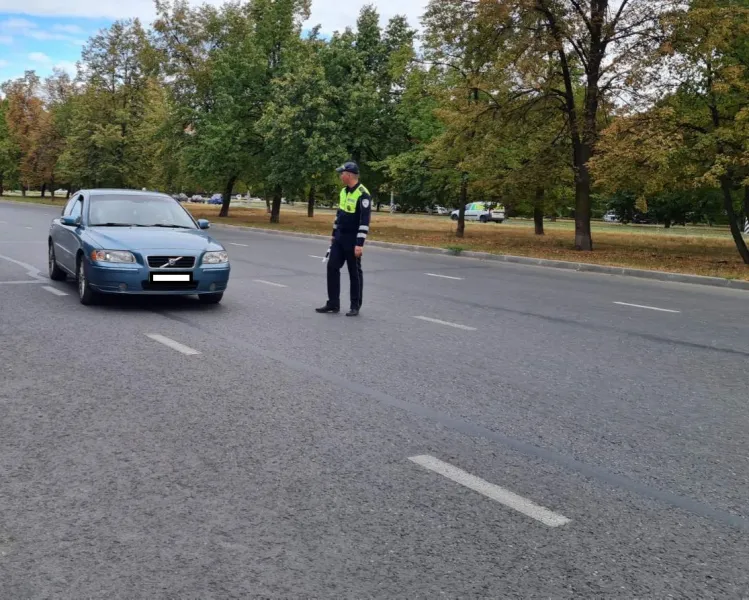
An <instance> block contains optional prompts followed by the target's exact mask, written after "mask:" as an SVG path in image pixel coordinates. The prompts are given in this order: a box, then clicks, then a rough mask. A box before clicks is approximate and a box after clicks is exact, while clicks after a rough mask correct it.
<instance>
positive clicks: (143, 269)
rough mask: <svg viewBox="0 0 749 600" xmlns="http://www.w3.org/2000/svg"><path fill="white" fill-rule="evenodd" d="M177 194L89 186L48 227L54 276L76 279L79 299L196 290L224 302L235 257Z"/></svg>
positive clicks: (203, 297)
mask: <svg viewBox="0 0 749 600" xmlns="http://www.w3.org/2000/svg"><path fill="white" fill-rule="evenodd" d="M209 227H210V223H209V222H208V221H206V220H205V219H199V220H197V221H196V220H195V219H193V217H192V215H191V214H190V213H189V212H187V210H185V209H184V208H183V207H182V205H181V204H180V203H179V202H177V201H176V200H175V199H174V198H172V197H170V196H168V195H166V194H160V193H157V192H145V191H134V190H105V189H94V190H83V191H80V192H77V193H76V194H75V195H74V196H72V197H71V199H70V201H69V202H68V203H67V204H66V205H65V208H64V209H63V211H62V215H61V216H60V217H59V218H57V219H54V220H53V221H52V224H51V225H50V229H49V240H48V242H49V276H50V278H51V279H53V280H56V281H64V280H65V279H66V278H67V276H68V275H70V276H72V277H73V278H75V279H76V281H77V283H78V295H79V297H80V300H81V303H83V304H92V303H94V302H95V301H96V300H97V299H98V298H99V296H100V295H101V294H149V295H150V294H159V295H161V294H165V295H197V296H198V298H199V299H200V300H201V301H202V302H205V303H209V304H215V303H218V302H220V301H221V299H222V297H223V295H224V291H225V290H226V286H227V284H228V282H229V272H230V266H229V256H228V254H227V253H226V250H225V248H224V247H223V246H222V245H221V244H220V243H218V242H217V241H216V240H214V239H213V238H212V237H211V236H210V235H208V233H207V232H206V231H204V230H205V229H208V228H209Z"/></svg>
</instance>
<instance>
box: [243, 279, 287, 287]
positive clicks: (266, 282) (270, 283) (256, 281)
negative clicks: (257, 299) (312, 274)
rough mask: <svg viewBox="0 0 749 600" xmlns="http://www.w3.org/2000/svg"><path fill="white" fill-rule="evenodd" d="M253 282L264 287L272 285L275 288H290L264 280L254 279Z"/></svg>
mask: <svg viewBox="0 0 749 600" xmlns="http://www.w3.org/2000/svg"><path fill="white" fill-rule="evenodd" d="M252 281H254V282H255V283H262V284H264V285H272V286H274V287H281V288H285V287H288V286H285V285H283V284H282V283H273V282H272V281H265V280H264V279H253V280H252Z"/></svg>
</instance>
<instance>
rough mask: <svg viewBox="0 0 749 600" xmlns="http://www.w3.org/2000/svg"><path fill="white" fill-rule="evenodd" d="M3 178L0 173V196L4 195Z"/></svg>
mask: <svg viewBox="0 0 749 600" xmlns="http://www.w3.org/2000/svg"><path fill="white" fill-rule="evenodd" d="M3 180H4V176H3V174H2V173H0V196H2V195H3V194H4V193H5V186H4V183H5V182H4V181H3Z"/></svg>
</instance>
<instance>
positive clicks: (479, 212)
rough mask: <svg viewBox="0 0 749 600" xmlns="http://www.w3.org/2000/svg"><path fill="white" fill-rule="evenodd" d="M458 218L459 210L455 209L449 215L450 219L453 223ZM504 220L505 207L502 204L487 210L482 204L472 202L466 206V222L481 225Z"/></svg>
mask: <svg viewBox="0 0 749 600" xmlns="http://www.w3.org/2000/svg"><path fill="white" fill-rule="evenodd" d="M459 217H460V210H459V209H456V210H454V211H453V212H452V213H451V214H450V218H451V219H452V220H453V221H457V220H458V218H459ZM504 220H505V207H504V206H503V205H502V204H499V205H497V206H496V207H495V208H493V209H491V210H488V209H487V208H486V204H485V203H484V202H472V203H471V204H466V221H480V222H481V223H488V222H489V221H494V222H495V223H502V222H503V221H504Z"/></svg>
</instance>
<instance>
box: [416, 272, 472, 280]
mask: <svg viewBox="0 0 749 600" xmlns="http://www.w3.org/2000/svg"><path fill="white" fill-rule="evenodd" d="M424 275H429V277H440V278H441V279H455V280H456V281H463V278H462V277H450V276H449V275H437V273H424Z"/></svg>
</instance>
